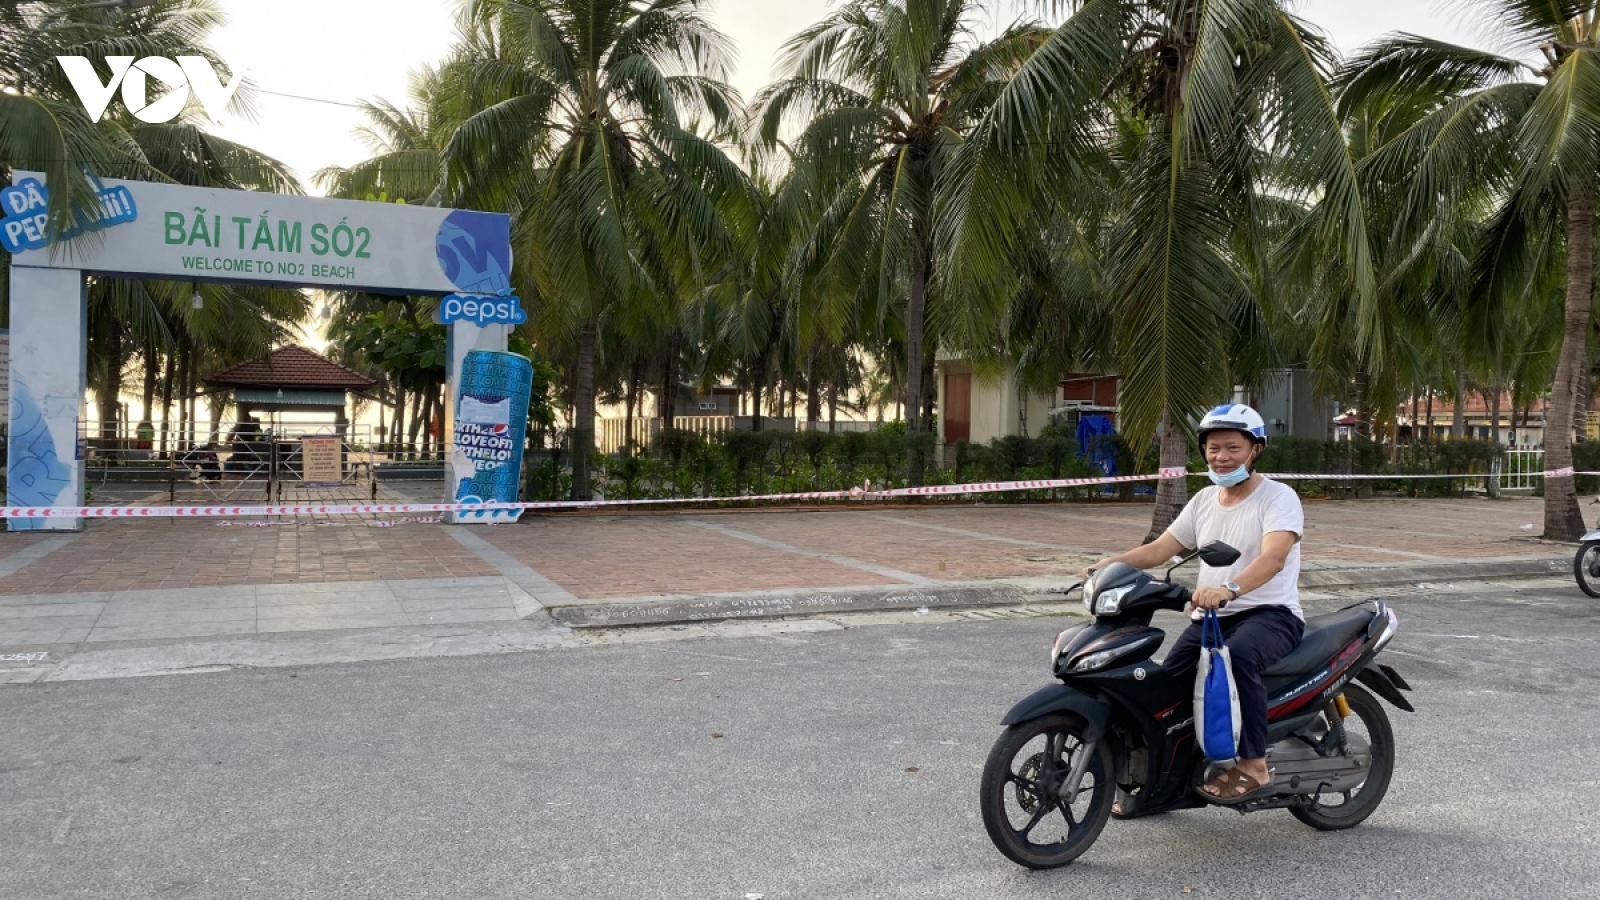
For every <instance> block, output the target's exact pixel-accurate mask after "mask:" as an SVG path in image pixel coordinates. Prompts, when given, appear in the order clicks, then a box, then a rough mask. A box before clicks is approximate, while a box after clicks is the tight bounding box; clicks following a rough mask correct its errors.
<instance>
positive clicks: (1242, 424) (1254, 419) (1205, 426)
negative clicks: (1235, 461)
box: [1200, 403, 1267, 450]
mask: <svg viewBox="0 0 1600 900" xmlns="http://www.w3.org/2000/svg"><path fill="white" fill-rule="evenodd" d="M1213 431H1242V432H1244V433H1245V434H1248V435H1250V439H1251V440H1252V441H1254V442H1256V443H1257V444H1260V445H1261V446H1263V447H1265V446H1266V445H1267V423H1266V421H1265V420H1263V419H1262V418H1261V414H1260V413H1258V412H1256V411H1255V410H1253V409H1251V408H1250V407H1248V406H1245V405H1244V404H1243V403H1224V404H1223V405H1221V406H1219V407H1217V408H1215V409H1213V410H1211V411H1210V412H1208V413H1206V414H1205V416H1204V417H1203V418H1201V419H1200V446H1201V449H1202V450H1203V449H1205V443H1206V435H1208V434H1210V433H1211V432H1213Z"/></svg>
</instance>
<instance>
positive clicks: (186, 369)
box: [178, 342, 194, 450]
mask: <svg viewBox="0 0 1600 900" xmlns="http://www.w3.org/2000/svg"><path fill="white" fill-rule="evenodd" d="M193 371H194V348H192V347H190V346H188V344H187V342H185V344H184V345H183V346H182V347H180V349H179V351H178V449H180V450H190V449H192V448H193V447H194V432H193V431H191V430H190V429H189V407H190V404H191V400H190V390H189V384H190V374H191V373H192V372H193Z"/></svg>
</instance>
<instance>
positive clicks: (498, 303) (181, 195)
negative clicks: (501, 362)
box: [0, 171, 526, 531]
mask: <svg viewBox="0 0 1600 900" xmlns="http://www.w3.org/2000/svg"><path fill="white" fill-rule="evenodd" d="M13 182H14V183H13V185H12V186H10V187H6V188H4V189H3V190H0V214H3V215H0V245H3V246H4V247H5V248H6V250H7V251H8V252H10V253H11V254H12V259H11V335H10V336H11V364H10V370H9V373H8V376H7V377H8V379H9V386H10V397H11V402H10V408H9V410H8V417H9V422H10V441H9V443H8V444H7V453H6V473H7V478H6V504H7V505H8V506H24V507H67V508H72V507H81V506H83V505H84V481H85V479H84V466H83V455H84V454H83V451H82V448H81V447H80V442H79V423H80V421H81V420H82V419H83V418H84V411H85V409H86V396H85V395H86V392H87V387H88V383H87V370H86V366H85V357H86V355H87V342H88V333H87V325H88V285H87V281H86V279H87V277H88V276H90V275H106V276H117V277H124V278H152V279H161V280H172V281H194V282H224V283H244V284H265V285H272V286H276V287H283V288H320V289H325V290H344V291H366V292H371V293H380V294H396V295H421V296H436V297H446V298H447V299H446V300H445V302H444V303H443V304H442V305H443V307H444V308H445V310H446V311H445V314H444V316H443V321H445V323H446V325H447V327H448V333H449V340H448V348H449V349H448V360H447V362H446V389H447V391H448V393H447V394H446V396H447V397H448V398H449V399H448V402H446V403H445V423H444V425H445V430H444V433H445V434H454V432H455V428H454V426H455V415H456V405H457V404H456V398H457V397H459V396H460V393H461V390H460V389H461V379H462V373H463V365H462V364H463V362H464V361H465V359H466V357H467V354H468V352H470V351H472V350H495V351H503V350H505V348H506V338H507V336H508V335H509V333H510V330H511V328H512V327H513V326H514V325H515V324H517V323H519V322H521V321H523V320H524V319H525V318H526V316H525V314H524V313H523V312H522V310H521V308H520V306H519V304H518V301H517V298H516V296H515V295H514V294H512V293H511V278H510V275H511V220H510V218H509V217H508V216H505V215H502V214H498V213H483V212H472V211H468V210H456V209H442V208H439V207H427V206H407V205H401V204H390V203H369V202H362V201H356V200H330V199H326V198H319V197H296V196H290V195H286V194H266V193H258V192H255V191H230V190H219V189H212V188H196V187H187V186H183V185H169V184H157V183H153V182H144V181H121V180H118V179H104V180H103V181H101V182H100V183H99V184H100V190H99V196H100V215H99V218H98V219H97V220H96V221H94V222H92V223H88V224H87V225H86V226H85V227H83V228H81V229H77V230H76V231H75V233H70V234H68V235H67V236H65V237H64V238H63V239H61V240H58V241H55V242H53V243H52V242H50V241H48V240H47V238H46V231H45V210H46V207H47V205H48V202H49V192H48V185H47V184H46V183H45V178H44V176H43V175H40V174H38V173H33V172H20V171H19V172H15V173H14V174H13ZM516 445H517V446H516V449H517V451H518V452H517V454H516V456H517V458H516V459H514V460H510V459H508V460H504V462H505V463H507V464H509V465H515V466H518V467H520V450H521V442H520V441H519V442H516ZM445 493H446V498H445V499H446V500H447V502H454V501H455V499H456V498H455V495H454V493H453V492H452V491H451V485H450V484H449V480H448V479H447V481H446V489H445ZM484 499H486V500H488V499H514V498H484ZM515 517H516V511H515V510H506V511H498V510H497V511H495V512H494V513H493V514H489V515H482V516H477V517H474V518H472V519H469V520H468V521H494V520H499V521H508V520H510V519H514V518H515ZM7 522H8V523H9V527H10V529H11V530H13V531H43V530H51V531H58V530H69V531H75V530H79V529H81V528H82V527H83V525H82V520H81V519H79V518H71V517H65V516H63V517H60V518H57V517H54V516H51V517H47V518H34V519H21V518H16V519H8V520H7Z"/></svg>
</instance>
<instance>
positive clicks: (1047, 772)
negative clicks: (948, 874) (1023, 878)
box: [979, 713, 1117, 869]
mask: <svg viewBox="0 0 1600 900" xmlns="http://www.w3.org/2000/svg"><path fill="white" fill-rule="evenodd" d="M1086 730H1087V724H1086V723H1085V722H1084V720H1083V719H1082V718H1080V717H1078V716H1075V715H1072V714H1070V713H1055V714H1052V715H1048V716H1042V717H1040V718H1037V719H1034V720H1032V721H1029V722H1023V723H1021V724H1018V725H1012V726H1010V727H1008V728H1007V729H1006V730H1005V731H1004V732H1002V733H1001V734H1000V738H999V739H998V740H997V741H995V745H994V748H993V749H992V750H990V751H989V759H988V761H987V762H986V763H985V764H984V767H983V780H982V783H981V784H980V786H979V803H980V806H981V809H982V811H983V827H984V829H985V830H986V831H988V833H989V839H990V840H992V841H994V845H995V847H996V848H997V849H998V850H999V851H1000V852H1001V854H1003V855H1004V856H1005V857H1006V858H1007V859H1009V860H1011V861H1012V862H1014V863H1016V864H1018V865H1020V866H1025V867H1027V868H1030V869H1055V868H1059V867H1061V866H1064V865H1067V864H1068V863H1070V862H1072V861H1073V860H1075V859H1077V858H1078V857H1079V856H1081V855H1082V854H1083V852H1084V851H1085V850H1088V849H1089V847H1090V846H1091V845H1093V844H1094V842H1095V839H1096V838H1098V837H1099V836H1100V832H1101V830H1102V829H1104V828H1105V827H1106V820H1107V819H1109V818H1110V817H1111V804H1112V800H1113V798H1114V797H1115V796H1116V791H1117V785H1116V782H1115V781H1114V780H1113V778H1112V776H1111V772H1112V762H1111V750H1110V748H1109V746H1107V742H1106V741H1105V740H1101V741H1099V742H1097V743H1096V744H1095V745H1094V746H1093V747H1087V746H1086V745H1085V744H1084V742H1083V735H1084V733H1085V732H1086ZM1082 752H1089V753H1090V754H1091V756H1090V757H1089V760H1088V762H1087V764H1086V767H1085V769H1084V774H1083V778H1082V780H1081V781H1080V782H1079V785H1078V792H1077V795H1076V796H1075V797H1073V798H1072V799H1071V800H1070V801H1069V802H1067V803H1065V804H1063V803H1062V802H1061V797H1060V788H1061V787H1062V782H1063V781H1064V780H1065V778H1066V775H1067V773H1068V772H1070V771H1071V767H1072V765H1073V763H1074V762H1076V760H1077V754H1078V753H1082ZM1019 822H1020V823H1021V827H1018V824H1019ZM1047 823H1048V825H1047ZM1037 829H1043V832H1047V833H1049V834H1055V835H1059V839H1057V840H1050V841H1047V842H1039V841H1035V840H1034V839H1033V838H1034V837H1035V836H1036V830H1037Z"/></svg>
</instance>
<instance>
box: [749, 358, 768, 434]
mask: <svg viewBox="0 0 1600 900" xmlns="http://www.w3.org/2000/svg"><path fill="white" fill-rule="evenodd" d="M756 362H757V364H758V366H759V368H757V369H756V371H757V372H763V373H764V372H766V371H767V355H766V354H765V353H763V354H761V356H760V357H759V358H758V359H757V360H756ZM763 380H765V379H764V378H763ZM765 389H766V385H765V384H762V383H761V382H760V381H757V380H756V379H755V376H754V375H753V374H752V376H751V378H750V430H751V431H760V430H761V395H762V393H764V391H765Z"/></svg>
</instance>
